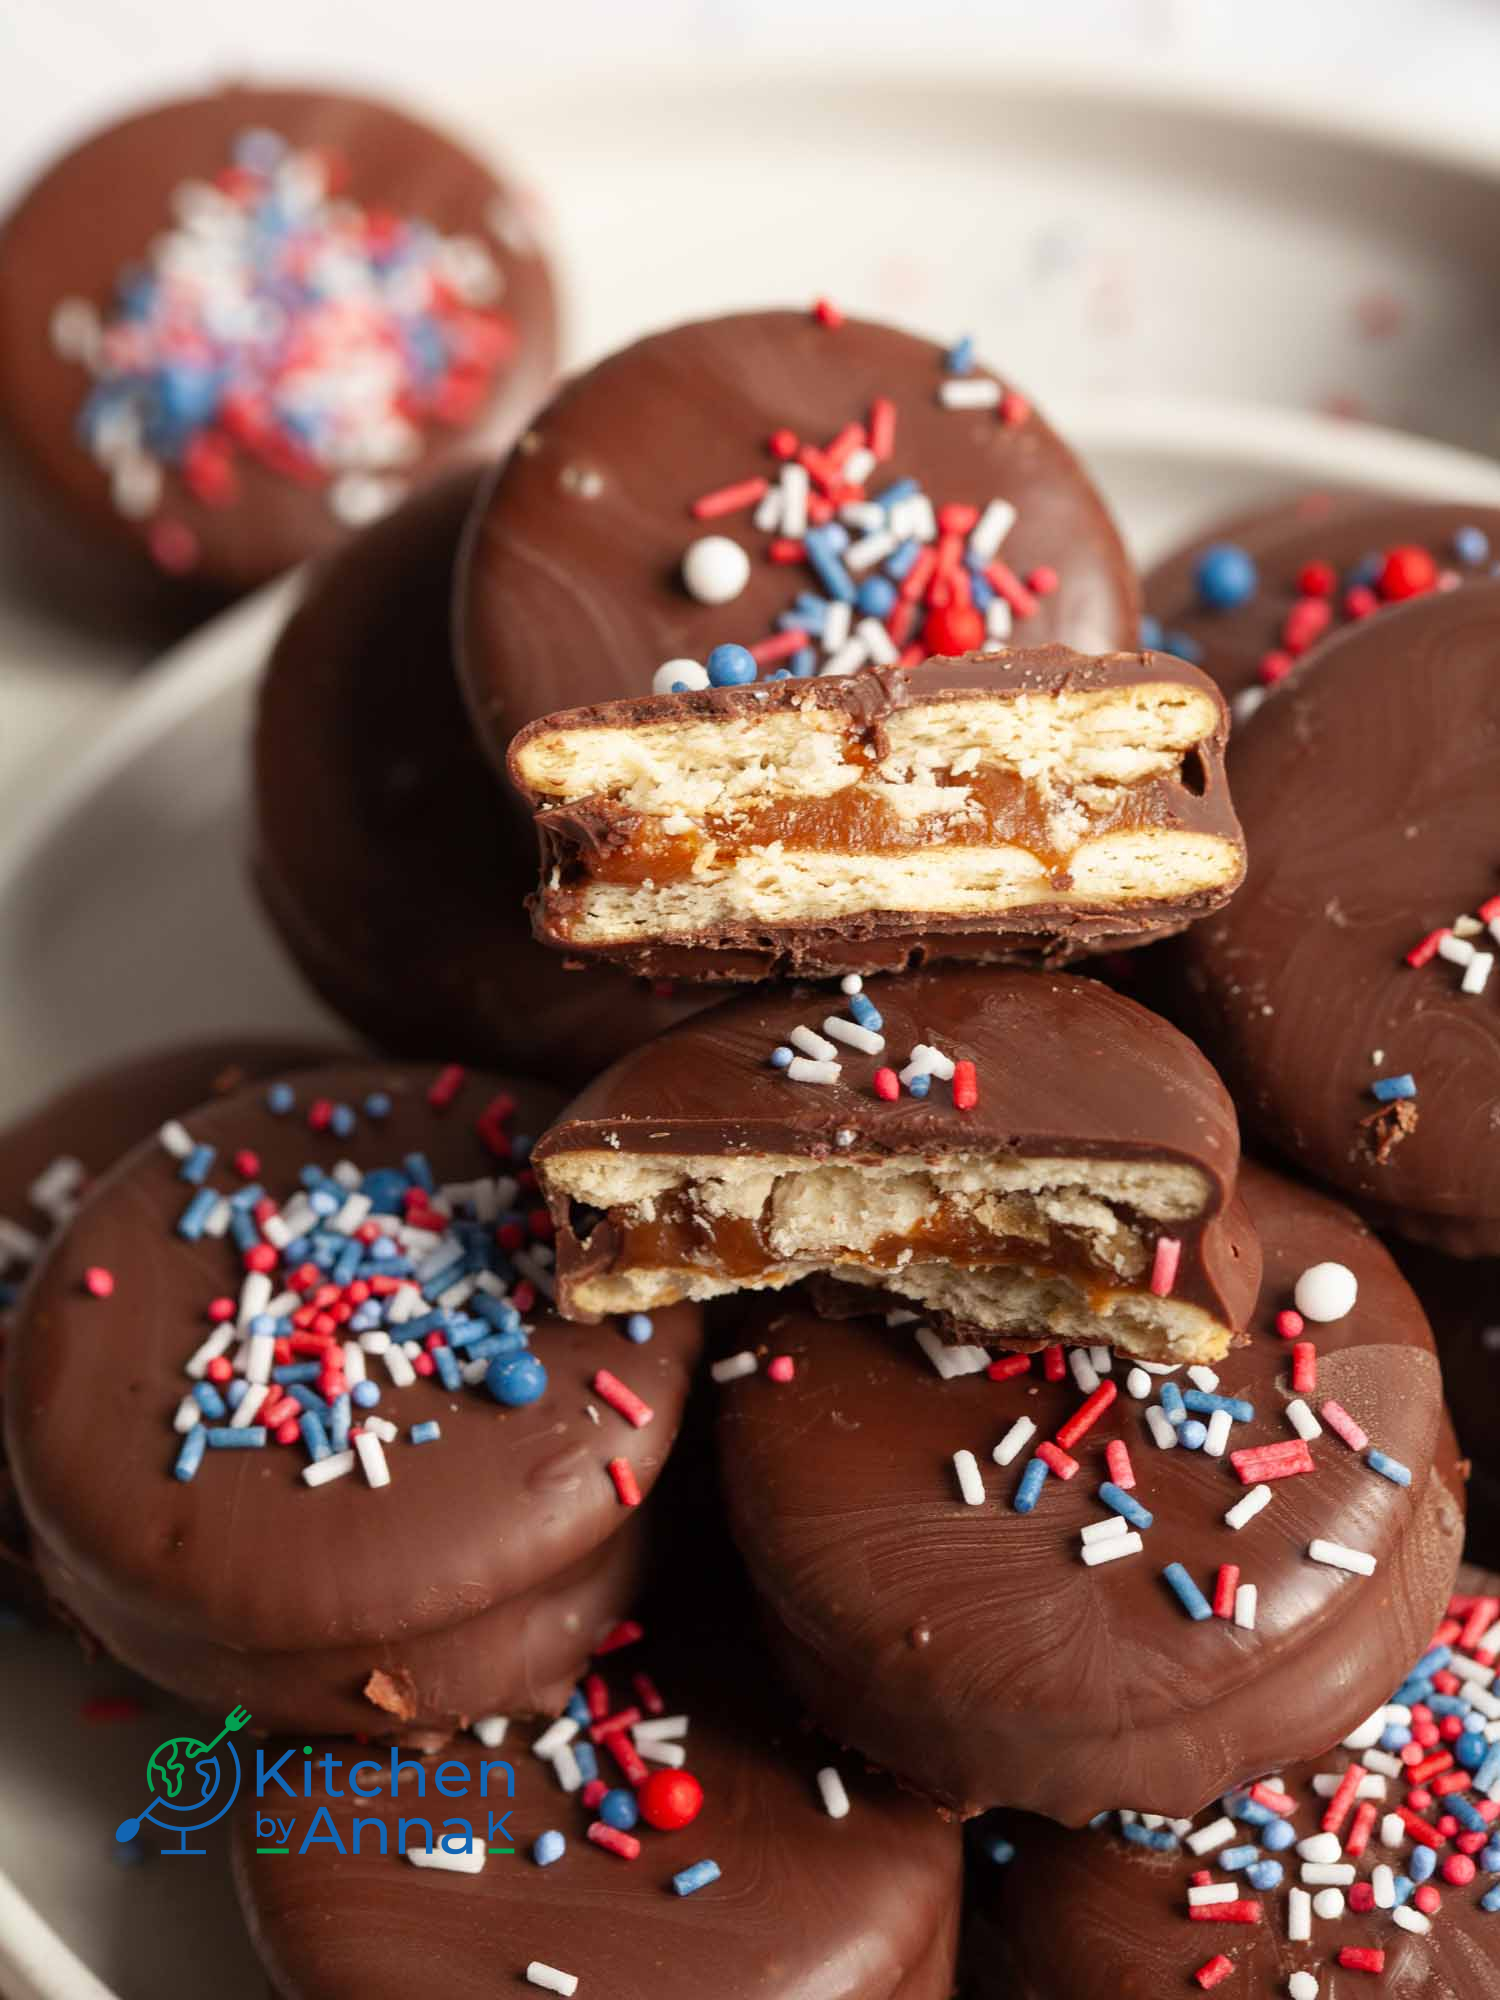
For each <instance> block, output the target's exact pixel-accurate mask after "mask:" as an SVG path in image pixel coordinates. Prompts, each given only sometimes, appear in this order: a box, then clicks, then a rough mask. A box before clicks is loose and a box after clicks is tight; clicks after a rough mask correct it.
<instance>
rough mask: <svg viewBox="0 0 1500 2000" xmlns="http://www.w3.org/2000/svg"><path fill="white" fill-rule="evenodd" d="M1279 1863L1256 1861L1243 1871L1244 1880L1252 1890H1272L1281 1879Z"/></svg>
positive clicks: (1281, 1871)
mask: <svg viewBox="0 0 1500 2000" xmlns="http://www.w3.org/2000/svg"><path fill="white" fill-rule="evenodd" d="M1282 1873H1283V1870H1282V1866H1281V1863H1280V1862H1279V1861H1257V1862H1256V1863H1255V1864H1254V1865H1253V1866H1252V1867H1249V1868H1247V1869H1246V1870H1245V1880H1246V1881H1247V1882H1248V1883H1249V1884H1250V1886H1251V1888H1252V1889H1274V1888H1275V1887H1276V1886H1277V1884H1278V1883H1279V1882H1280V1880H1281V1877H1282Z"/></svg>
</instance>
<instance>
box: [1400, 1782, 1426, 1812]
mask: <svg viewBox="0 0 1500 2000" xmlns="http://www.w3.org/2000/svg"><path fill="white" fill-rule="evenodd" d="M1406 1803H1407V1804H1408V1805H1409V1806H1410V1807H1411V1809H1412V1811H1413V1812H1419V1813H1420V1812H1426V1810H1427V1808H1428V1807H1429V1806H1430V1805H1431V1804H1432V1794H1431V1792H1429V1791H1428V1789H1427V1787H1426V1786H1425V1785H1413V1786H1412V1788H1411V1790H1410V1791H1409V1792H1408V1793H1407V1795H1406Z"/></svg>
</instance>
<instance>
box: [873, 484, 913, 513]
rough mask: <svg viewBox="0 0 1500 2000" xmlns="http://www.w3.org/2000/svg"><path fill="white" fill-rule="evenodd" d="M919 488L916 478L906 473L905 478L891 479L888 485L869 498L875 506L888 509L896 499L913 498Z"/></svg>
mask: <svg viewBox="0 0 1500 2000" xmlns="http://www.w3.org/2000/svg"><path fill="white" fill-rule="evenodd" d="M921 490H922V489H921V487H920V486H919V485H918V484H917V482H916V480H915V479H913V478H911V477H910V476H909V475H908V476H907V477H906V478H905V479H893V480H892V481H891V483H890V485H889V486H883V487H882V488H881V489H880V491H879V492H878V493H875V494H872V495H871V498H872V500H873V502H874V504H875V505H876V506H877V507H884V508H885V509H886V510H887V511H889V510H890V509H891V508H892V507H894V506H895V505H896V503H897V501H898V500H915V498H916V497H917V495H918V494H919V493H920V492H921Z"/></svg>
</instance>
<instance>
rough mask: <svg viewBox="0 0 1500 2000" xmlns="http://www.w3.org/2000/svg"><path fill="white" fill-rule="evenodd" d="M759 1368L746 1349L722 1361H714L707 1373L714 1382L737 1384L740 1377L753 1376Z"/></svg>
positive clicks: (729, 1355) (753, 1357)
mask: <svg viewBox="0 0 1500 2000" xmlns="http://www.w3.org/2000/svg"><path fill="white" fill-rule="evenodd" d="M759 1366H760V1364H759V1362H758V1361H757V1360H756V1358H755V1356H754V1355H753V1354H752V1353H751V1352H750V1350H749V1348H748V1347H747V1348H744V1349H742V1351H741V1352H740V1353H738V1354H728V1355H726V1356H725V1357H724V1359H723V1360H722V1361H716V1362H715V1363H714V1365H713V1367H712V1368H710V1369H709V1371H708V1372H709V1375H710V1376H711V1378H712V1379H713V1380H714V1381H715V1382H738V1381H739V1379H740V1377H741V1376H742V1375H753V1374H754V1373H755V1371H756V1369H757V1368H758V1367H759Z"/></svg>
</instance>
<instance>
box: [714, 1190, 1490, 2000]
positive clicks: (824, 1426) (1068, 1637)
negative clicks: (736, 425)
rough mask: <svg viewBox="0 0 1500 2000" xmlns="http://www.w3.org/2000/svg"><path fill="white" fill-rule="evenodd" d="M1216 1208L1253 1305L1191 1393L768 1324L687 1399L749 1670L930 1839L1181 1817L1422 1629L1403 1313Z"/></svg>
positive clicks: (1432, 1466) (1430, 1402) (1270, 1215)
mask: <svg viewBox="0 0 1500 2000" xmlns="http://www.w3.org/2000/svg"><path fill="white" fill-rule="evenodd" d="M1240 1186H1241V1193H1242V1195H1243V1197H1244V1201H1245V1204H1246V1207H1247V1208H1248V1210H1249V1213H1250V1217H1251V1219H1252V1221H1253V1223H1254V1225H1255V1227H1256V1228H1257V1230H1258V1231H1259V1234H1260V1239H1261V1241H1262V1243H1263V1244H1264V1246H1265V1277H1264V1281H1263V1283H1262V1285H1261V1289H1260V1296H1259V1299H1258V1301H1257V1303H1256V1306H1255V1310H1254V1314H1253V1316H1252V1318H1251V1320H1250V1339H1249V1343H1248V1344H1247V1345H1245V1346H1243V1347H1237V1348H1234V1349H1232V1350H1231V1352H1230V1353H1229V1354H1228V1355H1227V1356H1226V1357H1225V1359H1224V1360H1223V1361H1222V1363H1220V1364H1219V1365H1218V1366H1217V1367H1216V1368H1213V1369H1205V1368H1201V1367H1196V1366H1195V1367H1191V1368H1189V1369H1187V1370H1186V1371H1185V1372H1184V1371H1171V1372H1162V1371H1161V1370H1160V1369H1151V1368H1144V1367H1141V1366H1140V1365H1139V1364H1131V1363H1127V1362H1126V1361H1125V1360H1124V1359H1123V1358H1122V1357H1120V1356H1118V1355H1116V1356H1114V1357H1111V1356H1110V1355H1109V1354H1108V1353H1107V1352H1105V1351H1103V1350H1096V1351H1092V1352H1091V1351H1089V1350H1086V1349H1081V1348H1075V1349H1074V1350H1073V1352H1072V1353H1071V1354H1065V1353H1064V1351H1063V1350H1062V1349H1061V1348H1060V1347H1053V1348H1050V1349H1048V1350H1046V1351H1045V1352H1044V1353H1043V1354H1042V1355H1041V1356H1033V1357H1031V1358H1029V1359H1028V1358H1027V1357H1025V1356H1019V1355H999V1356H997V1355H996V1354H995V1352H994V1344H993V1343H992V1342H989V1341H985V1340H982V1339H979V1338H975V1339H973V1340H970V1341H963V1342H951V1341H945V1340H942V1339H940V1338H938V1337H936V1336H935V1335H934V1333H933V1331H932V1329H931V1327H930V1326H929V1325H927V1324H926V1323H925V1322H924V1321H921V1320H918V1321H915V1322H913V1321H911V1320H910V1319H909V1318H908V1317H907V1316H904V1315H903V1316H900V1317H899V1319H898V1321H897V1322H895V1323H888V1322H886V1321H883V1320H881V1319H877V1318H873V1317H871V1318H866V1319H845V1320H826V1319H819V1318H817V1317H815V1316H814V1314H813V1313H812V1312H811V1311H810V1310H809V1309H808V1308H807V1306H806V1305H805V1304H802V1303H799V1302H796V1301H790V1300H789V1301H787V1302H785V1303H780V1302H771V1301H768V1302H765V1303H763V1304H762V1306H761V1307H760V1308H759V1311H758V1316H757V1318H756V1320H755V1321H754V1322H753V1323H752V1324H751V1326H749V1327H748V1328H747V1329H746V1330H745V1331H744V1332H743V1333H742V1334H739V1335H736V1336H734V1337H733V1338H732V1339H731V1340H730V1342H729V1343H728V1344H729V1347H730V1350H731V1351H730V1352H729V1353H727V1354H725V1355H723V1356H722V1357H721V1359H720V1360H719V1362H718V1363H717V1364H716V1366H715V1369H714V1374H715V1377H716V1379H717V1380H718V1381H719V1383H720V1385H721V1394H722V1397H723V1402H722V1405H721V1410H720V1417H719V1430H718V1439H719V1454H720V1463H721V1466H722V1469H723V1479H724V1487H725V1494H726V1497H727V1501H728V1506H729V1513H730V1526H731V1528H732V1530H733V1533H734V1536H735V1540H736V1542H737V1543H738V1545H739V1548H740V1552H741V1554H742V1555H743V1556H744V1558H745V1562H746V1565H747V1567H748V1569H749V1572H750V1576H751V1581H752V1583H753V1584H754V1587H755V1589H756V1591H757V1593H758V1595H759V1598H760V1601H761V1605H762V1608H763V1613H764V1623H765V1628H766V1632H767V1636H768V1639H769V1642H770V1645H771V1649H772V1652H773V1654H774V1656H775V1658H776V1660H777V1663H778V1665H779V1666H780V1668H781V1670H782V1672H783V1673H784V1674H785V1676H786V1677H787V1680H788V1682H789V1684H790V1685H791V1686H792V1687H793V1689H794V1690H795V1691H796V1693H797V1694H798V1695H799V1696H800V1697H801V1699H802V1700H803V1701H804V1702H805V1704H806V1705H807V1708H808V1711H809V1713H810V1714H811V1715H812V1716H813V1717H814V1718H815V1719H816V1720H818V1721H820V1722H821V1723H822V1724H823V1726H824V1727H826V1728H827V1729H829V1730H830V1731H831V1732H832V1733H833V1734H834V1735H836V1736H837V1737H838V1738H839V1739H840V1740H841V1741H842V1742H844V1743H847V1744H848V1745H849V1746H850V1748H851V1749H854V1750H857V1751H859V1752H860V1753H861V1754H862V1755H863V1756H866V1757H868V1758H869V1759H870V1760H871V1761H872V1762H874V1763H876V1764H878V1765H881V1766H883V1767H885V1768H886V1769H889V1770H891V1771H894V1772H895V1773H896V1774H897V1775H898V1776H899V1777H900V1778H902V1779H903V1780H904V1781H905V1782H907V1783H908V1784H911V1785H914V1786H916V1787H918V1788H919V1789H920V1790H922V1791H924V1792H927V1793H930V1794H931V1795H933V1796H934V1797H936V1798H938V1799H941V1800H942V1801H944V1802H945V1803H946V1804H948V1805H950V1806H952V1807H953V1808H955V1809H956V1810H958V1811H960V1812H964V1813H973V1812H976V1811H978V1810H979V1809H981V1808H983V1807H986V1806H993V1805H1001V1804H1008V1805H1013V1806H1022V1807H1025V1808H1027V1809H1029V1810H1031V1811H1035V1812H1041V1813H1046V1814H1048V1815H1050V1816H1051V1817H1053V1818H1056V1819H1058V1820H1061V1821H1063V1822H1064V1823H1065V1824H1067V1825H1070V1826H1077V1825H1081V1824H1083V1822H1085V1821H1086V1820H1088V1819H1089V1818H1091V1817H1092V1816H1093V1815H1094V1814H1095V1813H1096V1812H1100V1811H1103V1810H1105V1809H1106V1808H1107V1807H1108V1806H1109V1803H1110V1801H1111V1800H1113V1801H1114V1802H1115V1803H1116V1804H1118V1803H1120V1802H1121V1801H1124V1800H1128V1801H1130V1802H1131V1803H1132V1804H1133V1805H1134V1806H1136V1807H1137V1808H1141V1809H1148V1810H1151V1811H1153V1812H1159V1813H1172V1814H1182V1815H1185V1814H1190V1813H1193V1812H1196V1811H1197V1810H1198V1809H1199V1808H1200V1807H1201V1806H1202V1805H1203V1804H1204V1802H1205V1801H1206V1800H1207V1799H1209V1798H1212V1797H1214V1796H1215V1795H1216V1794H1217V1793H1218V1792H1221V1791H1222V1790H1223V1789H1224V1788H1225V1787H1226V1786H1227V1785H1230V1784H1238V1783H1240V1782H1242V1781H1245V1780H1248V1779H1250V1778H1253V1777H1258V1776H1260V1775H1262V1774H1263V1773H1265V1772H1267V1771H1269V1770H1272V1769H1274V1768H1277V1767H1278V1765H1279V1762H1280V1760H1282V1759H1283V1758H1292V1757H1302V1756H1310V1755H1313V1754H1315V1753H1316V1752H1317V1751H1318V1750H1319V1749H1320V1748H1321V1747H1322V1746H1323V1745H1324V1744H1325V1743H1326V1742H1327V1741H1328V1739H1329V1737H1330V1736H1334V1735H1337V1734H1338V1733H1339V1732H1340V1731H1341V1730H1346V1729H1350V1728H1352V1727H1353V1726H1354V1725H1355V1724H1356V1723H1357V1722H1359V1721H1360V1720H1361V1719H1362V1718H1363V1717H1364V1716H1365V1715H1367V1714H1368V1713H1369V1711H1370V1710H1371V1709H1372V1708H1373V1707H1374V1705H1375V1704H1376V1702H1378V1701H1380V1700H1382V1699H1383V1698H1384V1696H1385V1695H1386V1694H1387V1693H1388V1692H1389V1690H1390V1689H1391V1688H1392V1687H1393V1686H1394V1685H1395V1684H1396V1682H1397V1681H1398V1680H1399V1678H1400V1676H1401V1674H1402V1673H1403V1672H1404V1670H1405V1668H1406V1666H1407V1665H1408V1664H1409V1662H1410V1661H1411V1660H1412V1659H1413V1658H1415V1657H1416V1655H1417V1653H1418V1652H1419V1651H1420V1649H1421V1647H1422V1646H1423V1645H1424V1644H1425V1643H1426V1641H1427V1639H1428V1637H1429V1635H1430V1633H1431V1631H1432V1628H1433V1626H1434V1624H1435V1623H1436V1621H1437V1619H1438V1617H1439V1615H1440V1613H1441V1610H1442V1607H1443V1605H1444V1603H1445V1602H1446V1599H1447V1595H1448V1592H1449V1590H1450V1589H1451V1588H1452V1584H1453V1576H1454V1572H1455V1570H1456V1569H1457V1566H1458V1561H1459V1553H1460V1547H1461V1544H1462V1539H1463V1501H1462V1492H1461V1482H1460V1478H1459V1472H1458V1466H1457V1460H1456V1453H1455V1449H1454V1445H1453V1440H1452V1435H1451V1432H1450V1431H1449V1429H1448V1424H1447V1419H1446V1417H1445V1415H1444V1411H1443V1402H1442V1384H1441V1381H1440V1379H1439V1372H1438V1364H1437V1357H1436V1355H1435V1353H1434V1351H1433V1345H1432V1337H1431V1334H1430V1333H1429V1331H1428V1328H1427V1323H1426V1321H1425V1320H1424V1318H1423V1316H1422V1312H1421V1309H1420V1307H1419V1305H1418V1303H1417V1301H1416V1299H1415V1298H1414V1297H1413V1296H1412V1294H1411V1292H1410V1290H1409V1289H1408V1287H1407V1286H1406V1285H1405V1283H1404V1282H1403V1281H1402V1279H1401V1276H1400V1273H1399V1272H1398V1271H1397V1269H1396V1267H1395V1265H1394V1264H1393V1263H1392V1261H1391V1259H1390V1257H1389V1255H1388V1254H1387V1253H1386V1251H1385V1250H1384V1249H1383V1248H1382V1247H1381V1245H1380V1243H1379V1242H1378V1241H1377V1239H1376V1238H1375V1237H1374V1236H1373V1235H1371V1234H1370V1232H1369V1231H1368V1230H1367V1229H1366V1228H1365V1227H1364V1225H1362V1224H1361V1223H1360V1222H1358V1221H1357V1220H1356V1218H1355V1217H1354V1216H1353V1215H1352V1214H1351V1213H1350V1212H1349V1211H1348V1210H1347V1209H1345V1208H1343V1207H1341V1206H1339V1205H1338V1204H1336V1203H1334V1202H1331V1201H1329V1200H1327V1199H1326V1198H1325V1197H1323V1196H1321V1195H1317V1194H1314V1193H1311V1192H1310V1191H1307V1190H1304V1189H1303V1188H1301V1187H1298V1186H1296V1185H1294V1184H1293V1183H1292V1182H1290V1181H1287V1180H1283V1179H1281V1178H1280V1177H1278V1176H1276V1175H1274V1174H1271V1173H1269V1172H1268V1171H1266V1170H1265V1169H1264V1168H1261V1167H1258V1166H1255V1165H1253V1164H1251V1163H1248V1162H1247V1163H1246V1165H1245V1167H1244V1169H1243V1172H1242V1174H1241V1181H1240ZM1299 1309H1300V1310H1299ZM1314 1314H1317V1315H1318V1316H1317V1317H1314ZM1334 1314H1338V1315H1339V1316H1337V1317H1334V1316H1333V1315H1334ZM1071 1990H1072V1989H1070V1988H1069V1987H1068V1986H1067V1985H1066V1984H1064V1985H1063V1986H1062V1987H1060V1988H1059V1992H1060V1994H1067V1993H1070V1992H1071Z"/></svg>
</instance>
